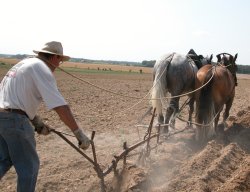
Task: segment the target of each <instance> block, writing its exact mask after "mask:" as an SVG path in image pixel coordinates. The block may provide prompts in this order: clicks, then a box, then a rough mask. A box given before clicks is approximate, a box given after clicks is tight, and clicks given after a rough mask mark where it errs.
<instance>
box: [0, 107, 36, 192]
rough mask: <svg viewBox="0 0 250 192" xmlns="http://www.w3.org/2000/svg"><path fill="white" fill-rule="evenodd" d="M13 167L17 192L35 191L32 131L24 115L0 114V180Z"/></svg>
mask: <svg viewBox="0 0 250 192" xmlns="http://www.w3.org/2000/svg"><path fill="white" fill-rule="evenodd" d="M12 165H13V166H14V168H15V170H16V173H17V176H18V179H17V191H18V192H33V191H35V186H36V180H37V175H38V170H39V157H38V155H37V152H36V142H35V137H34V129H33V127H32V126H31V124H30V122H29V119H28V118H27V117H26V116H25V115H20V114H16V113H6V112H0V180H1V178H2V177H3V176H4V174H5V173H6V172H7V171H8V170H9V169H10V168H11V166H12Z"/></svg>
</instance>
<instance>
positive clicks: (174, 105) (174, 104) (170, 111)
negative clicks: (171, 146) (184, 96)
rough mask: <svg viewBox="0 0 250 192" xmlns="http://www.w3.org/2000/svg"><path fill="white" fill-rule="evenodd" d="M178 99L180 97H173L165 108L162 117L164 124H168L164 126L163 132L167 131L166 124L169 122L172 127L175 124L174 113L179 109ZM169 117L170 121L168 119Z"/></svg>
mask: <svg viewBox="0 0 250 192" xmlns="http://www.w3.org/2000/svg"><path fill="white" fill-rule="evenodd" d="M179 99H180V98H173V99H171V100H170V104H169V106H168V108H167V111H166V114H165V119H164V124H168V125H166V126H164V132H165V133H167V132H168V131H169V129H168V126H169V124H171V125H172V126H173V127H174V124H175V118H172V117H175V114H176V113H177V111H178V110H179ZM170 119H171V121H170Z"/></svg>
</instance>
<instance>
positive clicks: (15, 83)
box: [0, 58, 67, 119]
mask: <svg viewBox="0 0 250 192" xmlns="http://www.w3.org/2000/svg"><path fill="white" fill-rule="evenodd" d="M42 101H44V103H45V105H46V107H47V108H48V109H49V110H50V109H53V108H55V107H58V106H62V105H67V103H66V101H65V99H64V98H63V96H62V95H61V93H60V92H59V90H58V87H57V84H56V80H55V77H54V75H53V73H52V71H51V70H50V68H49V67H48V66H47V65H46V64H45V63H44V62H43V61H42V60H40V59H38V58H28V59H24V60H22V61H20V62H19V63H17V64H16V65H14V66H13V67H12V68H11V69H10V70H9V71H8V73H7V74H6V76H5V77H4V78H3V80H2V82H1V84H0V108H12V109H21V110H23V111H25V112H26V113H27V115H28V116H29V118H30V119H33V118H34V116H35V115H36V112H37V109H38V107H39V105H40V103H41V102H42Z"/></svg>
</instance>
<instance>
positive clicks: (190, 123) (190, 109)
mask: <svg viewBox="0 0 250 192" xmlns="http://www.w3.org/2000/svg"><path fill="white" fill-rule="evenodd" d="M194 101H195V98H194V97H191V98H190V101H189V103H188V106H189V112H188V122H187V127H191V128H192V115H193V112H194Z"/></svg>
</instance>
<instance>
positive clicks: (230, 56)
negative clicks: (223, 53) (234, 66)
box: [229, 55, 234, 63]
mask: <svg viewBox="0 0 250 192" xmlns="http://www.w3.org/2000/svg"><path fill="white" fill-rule="evenodd" d="M229 62H230V63H233V62H234V57H233V56H232V55H229Z"/></svg>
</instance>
